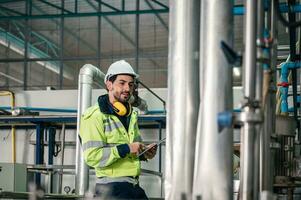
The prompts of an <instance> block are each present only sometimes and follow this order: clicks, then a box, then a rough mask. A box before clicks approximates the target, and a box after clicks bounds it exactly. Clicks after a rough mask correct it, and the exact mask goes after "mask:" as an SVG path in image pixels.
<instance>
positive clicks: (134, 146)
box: [129, 142, 145, 156]
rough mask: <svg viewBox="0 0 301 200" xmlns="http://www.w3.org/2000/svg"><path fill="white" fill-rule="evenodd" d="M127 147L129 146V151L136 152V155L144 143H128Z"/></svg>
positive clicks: (141, 149)
mask: <svg viewBox="0 0 301 200" xmlns="http://www.w3.org/2000/svg"><path fill="white" fill-rule="evenodd" d="M129 147H130V153H132V154H136V155H137V156H138V155H139V153H140V152H142V151H143V149H144V148H145V145H144V144H142V143H140V142H134V143H131V144H129Z"/></svg>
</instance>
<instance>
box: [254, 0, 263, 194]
mask: <svg viewBox="0 0 301 200" xmlns="http://www.w3.org/2000/svg"><path fill="white" fill-rule="evenodd" d="M257 12H258V18H257V58H260V59H262V58H263V57H264V55H263V48H264V47H263V46H264V44H265V43H264V40H263V39H264V35H263V32H264V0H258V6H257ZM255 87H256V92H255V99H256V101H258V102H261V101H262V99H263V98H264V97H263V61H261V62H257V65H256V86H255ZM262 107H263V105H262ZM256 112H261V108H258V109H256ZM254 134H255V141H254V142H255V149H254V155H255V157H254V169H255V170H254V187H255V188H256V190H255V191H260V180H261V179H260V177H261V176H260V174H261V167H260V166H261V164H262V162H261V161H262V160H261V159H260V158H262V153H263V151H261V148H260V147H261V142H262V135H263V129H262V125H261V124H259V125H256V130H255V133H254ZM254 198H255V199H258V198H259V193H255V194H254Z"/></svg>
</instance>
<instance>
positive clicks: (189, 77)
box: [165, 0, 200, 200]
mask: <svg viewBox="0 0 301 200" xmlns="http://www.w3.org/2000/svg"><path fill="white" fill-rule="evenodd" d="M169 14H170V17H169V19H170V31H169V60H168V102H167V142H166V166H165V175H166V176H165V177H166V178H165V199H167V200H177V199H191V198H192V184H193V168H194V150H195V135H196V127H197V118H198V108H199V102H200V96H199V58H198V55H199V19H200V1H199V0H191V1H185V0H175V1H170V13H169Z"/></svg>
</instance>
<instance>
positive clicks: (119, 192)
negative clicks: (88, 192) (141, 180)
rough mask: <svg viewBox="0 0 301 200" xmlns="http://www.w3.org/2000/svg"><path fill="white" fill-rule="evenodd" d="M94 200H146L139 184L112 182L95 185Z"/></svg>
mask: <svg viewBox="0 0 301 200" xmlns="http://www.w3.org/2000/svg"><path fill="white" fill-rule="evenodd" d="M95 197H96V199H101V200H107V199H110V200H111V199H148V198H147V196H146V194H145V192H144V190H143V189H142V188H141V187H140V186H139V184H135V185H134V184H132V183H128V182H114V183H106V184H98V183H97V184H96V185H95Z"/></svg>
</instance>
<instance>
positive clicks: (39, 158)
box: [35, 124, 44, 185]
mask: <svg viewBox="0 0 301 200" xmlns="http://www.w3.org/2000/svg"><path fill="white" fill-rule="evenodd" d="M43 139H44V127H43V125H42V124H37V126H36V149H35V155H36V157H35V164H36V165H40V164H43V154H44V151H43V149H44V146H43ZM35 183H36V185H40V184H41V174H40V173H36V174H35Z"/></svg>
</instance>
